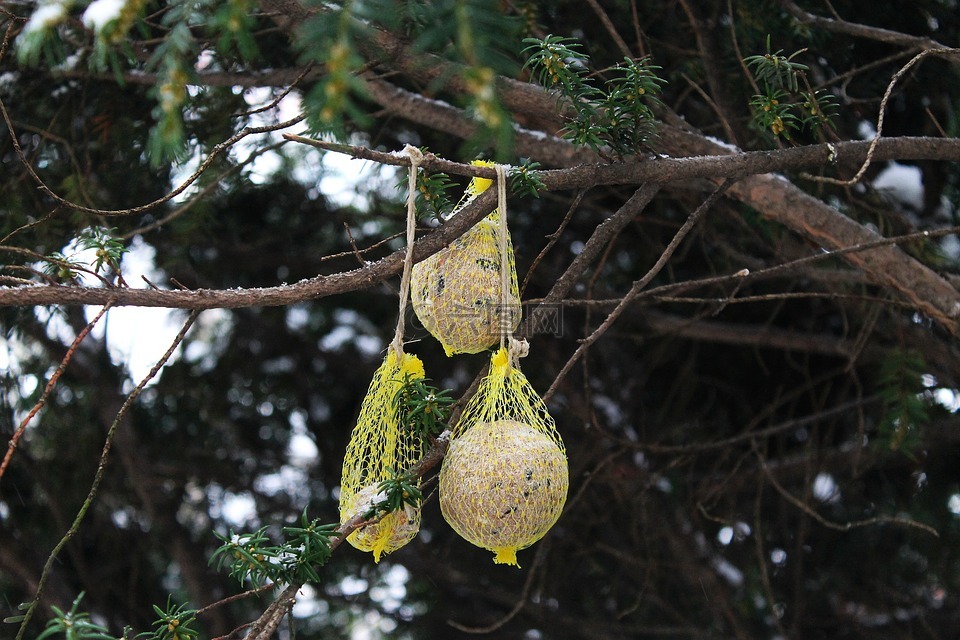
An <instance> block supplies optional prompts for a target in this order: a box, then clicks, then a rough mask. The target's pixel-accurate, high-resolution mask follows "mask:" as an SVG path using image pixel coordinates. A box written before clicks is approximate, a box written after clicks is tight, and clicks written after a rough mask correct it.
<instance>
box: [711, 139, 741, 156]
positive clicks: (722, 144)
mask: <svg viewBox="0 0 960 640" xmlns="http://www.w3.org/2000/svg"><path fill="white" fill-rule="evenodd" d="M704 137H705V138H706V139H707V140H709V141H710V142H712V143H713V144H715V145H717V146H718V147H723V148H724V149H726V150H727V151H732V152H734V153H741V151H742V150H741V149H740V147H738V146H737V145H735V144H732V143H730V142H726V141H724V140H721V139H720V138H714V137H713V136H704Z"/></svg>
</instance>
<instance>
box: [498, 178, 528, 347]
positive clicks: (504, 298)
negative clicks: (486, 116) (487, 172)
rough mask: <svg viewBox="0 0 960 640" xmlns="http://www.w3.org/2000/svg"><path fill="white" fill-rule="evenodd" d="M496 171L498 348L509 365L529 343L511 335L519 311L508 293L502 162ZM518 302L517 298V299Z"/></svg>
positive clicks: (505, 197)
mask: <svg viewBox="0 0 960 640" xmlns="http://www.w3.org/2000/svg"><path fill="white" fill-rule="evenodd" d="M494 169H495V170H496V172H497V210H498V211H499V221H500V225H499V227H498V229H497V230H498V231H499V241H500V242H499V244H500V314H499V315H500V348H501V349H503V348H504V347H507V353H508V354H509V360H508V361H509V363H510V365H511V366H515V365H516V364H517V360H518V359H520V358H524V357H526V355H527V353H528V352H529V350H530V345H529V344H528V343H527V341H526V340H517V339H515V338H514V337H513V321H514V317H513V316H514V313H520V310H519V309H514V305H513V299H512V297H511V295H510V293H511V291H510V250H509V247H508V242H507V240H508V236H507V169H506V167H505V166H503V165H502V164H498V165H496V166H495V167H494ZM517 302H518V303H519V300H517Z"/></svg>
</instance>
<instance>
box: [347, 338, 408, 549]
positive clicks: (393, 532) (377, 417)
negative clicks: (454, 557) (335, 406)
mask: <svg viewBox="0 0 960 640" xmlns="http://www.w3.org/2000/svg"><path fill="white" fill-rule="evenodd" d="M408 377H409V378H410V379H417V378H423V377H424V371H423V363H422V362H420V359H419V358H417V357H416V356H414V355H410V354H408V353H404V354H400V355H398V354H397V352H396V351H395V350H394V349H393V348H391V349H390V350H389V352H388V353H387V356H386V357H385V358H384V360H383V363H382V364H381V365H380V367H379V368H378V369H377V371H376V373H374V374H373V380H372V381H371V382H370V388H369V389H368V390H367V395H366V396H365V397H364V399H363V403H362V404H361V405H360V415H359V416H358V417H357V425H356V427H354V429H353V433H351V434H350V442H349V443H348V444H347V451H346V453H345V454H344V459H343V477H342V479H341V483H340V522H341V523H343V522H346V521H347V520H350V519H351V518H352V517H353V516H355V515H358V514H359V515H363V514H364V513H366V512H367V511H369V510H370V509H371V507H372V505H373V504H374V503H375V502H378V501H379V499H380V498H382V496H380V495H379V493H380V490H379V485H380V483H381V482H383V481H384V480H387V479H389V478H391V477H393V475H394V474H395V473H398V472H402V471H403V470H404V469H407V468H409V467H410V466H411V465H413V464H414V463H415V462H417V461H418V460H419V459H420V458H421V456H422V455H423V445H422V443H421V442H420V441H419V439H418V438H417V437H416V436H415V435H414V434H413V433H412V431H410V430H408V429H404V428H403V425H401V424H400V416H399V405H398V403H397V402H396V401H395V398H396V396H397V392H398V391H399V390H400V389H401V387H402V386H403V384H404V381H405V380H406V379H407V378H408ZM419 530H420V510H419V509H414V508H413V507H411V506H409V505H406V506H405V507H404V509H403V510H402V511H392V512H390V513H388V514H387V515H386V516H384V517H383V519H381V520H380V522H377V523H375V524H369V525H367V526H365V527H363V528H361V529H357V530H356V531H354V532H353V533H352V534H350V535H349V536H348V537H347V542H349V543H350V544H352V545H353V546H354V547H356V548H357V549H360V550H361V551H372V552H373V559H374V560H375V561H376V562H380V557H381V555H382V554H385V553H391V552H393V551H396V550H397V549H399V548H400V547H402V546H404V545H405V544H407V543H408V542H410V541H411V540H413V539H414V538H415V537H416V535H417V532H418V531H419Z"/></svg>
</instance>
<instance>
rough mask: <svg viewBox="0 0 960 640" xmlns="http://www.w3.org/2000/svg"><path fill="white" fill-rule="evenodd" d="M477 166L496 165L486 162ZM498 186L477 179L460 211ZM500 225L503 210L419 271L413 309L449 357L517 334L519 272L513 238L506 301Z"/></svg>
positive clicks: (418, 266) (416, 270) (422, 264)
mask: <svg viewBox="0 0 960 640" xmlns="http://www.w3.org/2000/svg"><path fill="white" fill-rule="evenodd" d="M473 164H475V165H482V166H492V163H490V162H485V161H480V160H478V161H474V163H473ZM492 183H493V181H492V180H488V179H486V178H473V179H472V180H471V181H470V185H469V186H468V187H467V192H466V193H465V194H464V197H463V199H462V200H461V201H460V204H459V205H458V206H457V209H456V211H459V210H460V209H462V208H463V206H464V205H465V204H466V203H468V202H470V200H472V199H473V198H475V197H476V196H477V195H479V194H481V193H483V192H484V191H486V190H487V189H488V188H489V187H490V185H491V184H492ZM456 211H455V212H454V214H456ZM499 224H500V213H499V210H494V211H493V213H491V214H490V215H489V216H487V217H486V218H484V219H483V220H481V221H480V222H478V223H477V224H476V225H474V227H473V228H471V229H470V230H469V231H467V232H466V233H465V234H463V235H462V236H460V237H459V238H457V239H456V240H454V241H453V243H452V244H450V245H449V246H448V247H446V248H445V249H443V250H441V251H440V252H438V253H436V254H434V255H432V256H431V257H429V258H427V259H426V260H424V261H423V262H420V263H418V264H416V265H414V267H413V275H412V282H411V298H412V300H413V310H414V312H416V314H417V318H419V319H420V322H421V323H422V324H423V326H424V328H426V330H427V331H429V332H430V334H431V335H433V337H435V338H436V339H437V340H439V341H440V343H441V344H442V345H443V348H444V351H446V353H447V355H448V356H449V355H452V354H455V353H478V352H480V351H483V350H484V349H486V348H488V347H490V346H492V345H493V344H495V343H496V342H497V340H499V339H500V336H501V335H502V334H503V333H505V332H507V333H512V332H513V330H514V329H516V328H517V324H518V323H519V322H520V293H519V288H518V286H517V268H516V265H515V264H514V256H513V247H512V244H511V243H510V239H509V235H508V237H507V245H508V251H507V257H508V264H507V266H508V269H509V279H510V290H509V293H508V294H507V296H506V299H505V300H504V299H502V297H501V296H502V292H501V282H500V279H501V270H500V255H501V253H500V251H499V249H498V228H499Z"/></svg>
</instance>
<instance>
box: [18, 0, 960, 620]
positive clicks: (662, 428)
mask: <svg viewBox="0 0 960 640" xmlns="http://www.w3.org/2000/svg"><path fill="white" fill-rule="evenodd" d="M954 4H955V3H953V2H949V1H946V0H922V1H920V2H910V3H907V2H897V3H866V2H862V1H859V2H854V1H843V0H836V1H834V2H832V3H815V2H791V1H787V0H784V1H781V2H749V3H748V2H734V1H728V2H709V3H692V2H689V1H688V0H679V1H675V2H671V1H664V0H651V1H643V0H631V1H630V2H623V1H618V2H613V1H606V2H596V1H593V0H591V1H590V2H587V3H582V2H568V1H560V2H553V3H532V2H496V3H494V2H484V1H482V0H438V1H433V2H396V1H393V0H368V1H359V0H358V1H356V2H324V3H319V2H318V3H310V2H304V1H303V0H259V1H254V0H223V1H220V2H213V1H204V2H192V3H181V2H161V3H157V2H144V1H140V0H94V1H93V2H87V1H86V0H44V1H42V2H33V1H30V0H8V1H6V2H3V3H2V4H0V31H2V33H3V36H2V41H0V115H2V117H3V120H4V126H3V127H0V158H2V162H3V182H2V184H3V188H2V189H0V210H2V211H3V215H2V216H0V255H2V256H3V258H2V260H3V262H2V268H0V285H2V286H0V327H2V329H3V342H2V344H3V347H4V348H3V349H2V350H0V371H2V376H3V377H2V384H3V387H2V393H0V402H2V411H0V416H2V422H0V433H2V434H3V436H4V441H6V442H8V443H9V444H8V446H7V447H6V448H5V450H4V453H5V454H6V457H5V458H4V460H3V464H2V467H0V594H2V598H0V607H2V608H3V609H4V617H5V618H8V619H9V621H8V622H7V623H5V624H3V625H2V628H3V634H2V635H4V637H7V636H17V637H31V638H32V637H37V636H38V635H41V634H47V635H46V636H45V637H64V636H66V637H68V638H70V637H81V638H82V637H87V638H95V637H118V636H119V635H120V634H121V633H123V634H126V635H127V637H132V635H133V634H135V633H139V632H151V633H153V637H155V638H181V639H183V638H191V637H196V635H197V634H199V636H200V637H204V638H207V637H211V638H212V637H222V636H225V635H227V634H230V637H243V636H244V634H245V633H248V632H249V633H250V635H249V636H248V637H258V638H259V637H270V636H271V635H273V634H274V633H276V634H278V635H279V637H293V634H294V633H296V636H297V637H300V638H320V637H355V638H362V637H381V636H384V637H385V636H389V637H410V638H437V637H445V638H453V637H461V636H464V637H466V636H472V635H475V634H478V633H480V634H482V633H486V634H488V635H489V636H492V637H503V638H580V637H582V638H596V637H605V638H660V637H690V638H701V637H723V638H728V637H736V638H755V637H790V638H810V637H850V638H885V639H888V638H953V637H956V636H957V634H958V633H960V555H958V551H957V550H958V549H960V544H958V542H960V470H958V466H957V464H956V460H957V456H958V454H960V439H958V437H957V432H956V431H954V429H957V427H958V420H957V411H958V407H960V357H958V355H960V353H958V351H960V350H958V343H957V336H958V334H960V324H958V318H960V291H958V290H957V287H956V284H957V282H958V279H957V277H958V271H960V244H958V242H957V232H958V227H957V225H958V224H960V220H958V213H957V206H956V203H957V202H958V188H960V173H958V171H957V167H958V164H957V162H958V160H960V143H958V142H957V140H956V138H957V134H958V131H960V109H958V106H960V82H958V80H960V77H958V62H960V52H958V50H957V49H955V48H949V45H952V44H955V43H956V42H957V41H958V37H960V16H958V14H957V12H956V7H955V6H954ZM283 134H288V137H286V138H285V137H283ZM289 134H295V135H289ZM316 139H319V140H324V141H325V142H323V143H322V146H323V148H319V149H318V148H316V147H315V146H311V145H310V144H308V143H309V142H310V141H311V140H316ZM405 144H411V145H415V146H418V147H421V148H425V149H429V150H430V151H431V152H432V153H433V154H434V155H429V154H428V155H427V158H426V161H425V164H424V170H425V177H424V180H423V181H422V182H421V185H422V186H423V189H422V193H421V194H420V196H421V197H420V202H421V213H423V214H424V215H423V219H422V222H421V226H422V229H420V240H418V242H417V249H416V254H415V255H416V259H417V260H422V259H424V258H425V257H427V256H428V254H431V253H433V252H436V251H438V250H439V249H440V248H442V247H443V246H444V245H445V244H447V243H449V242H450V241H452V240H453V239H454V238H456V237H457V236H458V235H460V234H462V233H463V232H464V231H466V230H467V228H469V226H470V225H471V224H473V223H474V222H476V221H478V220H479V219H480V218H481V217H482V216H483V215H485V214H486V213H488V212H489V211H490V210H491V209H492V207H493V206H494V198H493V193H492V192H493V190H491V193H490V197H487V198H484V197H481V198H477V199H476V200H475V201H474V203H473V204H472V205H471V206H469V207H467V208H466V209H464V210H463V211H461V212H460V214H458V215H457V216H454V217H452V218H450V219H449V220H447V221H446V222H443V224H441V225H437V224H435V223H436V222H437V220H436V218H437V217H438V216H437V215H436V214H437V212H438V211H445V210H449V204H448V205H446V206H444V205H442V204H438V203H444V202H446V203H455V202H456V201H457V199H458V198H459V195H458V193H459V190H460V189H462V187H463V186H464V185H465V183H466V180H467V178H468V177H469V176H470V175H474V174H476V173H478V172H482V171H483V170H482V169H477V168H475V167H471V166H470V165H469V164H468V161H469V160H471V159H473V158H476V157H486V158H493V159H496V160H498V161H500V162H505V163H510V164H512V165H513V166H514V167H515V169H513V170H512V171H511V175H512V183H511V186H512V196H511V203H510V207H511V209H510V211H511V217H510V222H511V233H512V234H513V243H514V247H515V249H516V255H517V264H518V270H519V275H520V280H521V282H523V283H524V291H523V300H524V305H525V319H526V320H525V323H524V324H523V325H522V326H521V331H522V332H523V333H524V334H525V335H526V336H527V338H528V339H529V340H530V343H531V354H530V356H529V357H528V358H527V359H526V360H524V361H523V369H524V372H525V373H526V374H527V376H528V377H529V378H530V380H531V382H532V384H533V386H534V387H535V388H536V389H537V390H538V391H539V392H540V393H541V394H542V395H544V397H545V399H546V400H547V403H548V405H549V407H550V410H551V412H552V414H553V415H554V417H555V418H556V420H557V423H558V427H559V430H560V433H561V434H562V436H563V439H564V441H565V443H566V448H567V451H568V456H569V464H570V478H571V488H570V495H569V498H568V502H567V506H566V508H565V511H564V512H563V514H562V516H561V518H560V520H559V522H558V523H557V524H556V526H555V527H554V528H553V530H552V531H551V532H550V533H549V534H548V535H547V537H546V538H544V539H543V540H542V541H540V542H538V543H537V544H536V545H535V546H533V547H532V548H531V549H529V550H527V551H522V552H521V553H520V564H521V565H522V567H523V568H522V569H521V570H519V571H518V570H516V569H513V568H509V567H500V566H495V565H493V564H492V563H491V562H490V557H489V554H488V553H487V552H485V551H483V550H480V549H477V548H475V547H473V546H471V545H469V544H467V543H466V542H464V541H463V540H461V539H460V538H458V537H457V536H456V535H455V534H453V532H452V531H451V530H450V528H449V527H448V526H447V525H446V523H444V521H443V519H442V517H441V514H440V511H439V508H438V505H437V499H436V492H435V490H434V489H435V486H436V484H435V476H436V472H437V469H438V467H437V466H436V463H437V461H438V460H439V455H441V454H442V452H443V447H442V446H439V447H438V448H435V449H434V450H433V452H432V453H433V454H436V455H435V456H434V457H433V458H432V459H431V460H430V463H429V464H426V465H424V466H423V467H422V468H421V469H420V471H422V472H423V473H424V485H423V488H424V497H425V501H424V505H423V525H422V530H421V533H420V535H419V536H418V537H417V538H416V539H415V540H414V541H413V542H412V543H411V544H409V545H408V546H406V547H404V548H403V549H401V550H399V551H397V552H396V553H394V554H392V555H389V556H387V557H386V558H385V559H384V560H383V561H382V562H380V563H379V564H374V563H373V562H371V559H370V556H369V555H367V554H361V553H359V552H357V551H355V550H353V549H352V548H350V547H349V546H347V545H344V546H340V547H337V548H336V549H335V551H336V552H335V553H334V555H333V556H332V557H331V559H330V561H329V562H328V563H327V564H325V565H324V566H323V567H322V568H320V569H318V571H319V577H320V578H321V579H320V580H319V581H318V580H315V579H314V578H313V577H311V576H310V575H305V574H295V575H291V574H284V575H281V576H280V577H279V578H278V577H277V575H276V574H275V573H274V574H270V573H269V571H275V569H270V568H269V567H267V568H266V569H265V570H266V571H267V572H268V573H267V574H265V575H267V577H273V578H274V579H280V580H287V581H289V582H291V583H293V590H292V591H287V592H282V591H280V590H276V591H273V590H270V589H269V588H261V589H259V590H258V591H256V592H249V591H248V590H249V589H252V588H254V587H255V586H256V585H255V584H254V583H252V582H250V581H249V580H247V581H245V582H244V583H243V584H238V583H237V581H236V580H234V579H233V578H231V577H230V576H229V575H228V573H229V571H228V570H227V566H228V565H229V564H230V563H231V562H233V559H231V558H233V556H231V555H229V554H228V555H227V558H226V559H223V558H222V556H218V557H220V558H221V560H222V561H221V566H220V568H219V570H218V567H217V562H216V561H214V562H212V563H211V561H210V560H211V557H212V556H214V553H215V552H216V551H217V549H218V548H220V547H221V544H222V543H223V540H222V539H220V538H218V537H217V535H216V534H219V535H220V536H222V537H224V538H225V539H226V540H227V544H228V545H229V544H230V540H231V537H230V536H231V532H237V533H239V532H251V533H252V532H256V531H258V530H260V529H261V527H265V529H264V530H263V531H264V534H265V535H264V538H263V541H262V542H258V543H257V544H258V545H261V546H262V547H263V548H262V549H260V551H264V550H265V551H266V552H267V553H268V554H269V553H271V551H270V549H271V548H272V547H270V546H269V545H273V544H275V543H276V541H277V540H279V538H280V536H281V528H282V527H287V528H288V529H287V531H288V535H293V536H294V539H295V540H300V542H298V543H296V544H297V545H299V547H297V548H298V549H300V550H301V551H302V550H303V548H304V545H305V544H306V543H305V542H303V541H305V540H308V539H309V540H319V539H320V538H316V536H317V535H320V534H317V533H316V531H320V529H312V528H311V527H310V526H309V525H310V523H311V522H313V521H314V519H316V522H318V523H323V522H326V523H335V522H336V520H337V491H338V485H339V482H340V470H341V463H342V460H343V452H344V449H345V446H346V443H347V440H348V438H349V436H350V431H351V428H352V426H353V424H354V423H355V421H356V417H357V411H358V408H359V404H360V401H361V398H362V397H363V395H364V392H365V391H366V388H367V385H368V383H369V381H370V377H371V375H372V373H373V371H374V370H375V369H376V367H377V365H378V363H379V362H380V361H381V359H382V357H383V353H384V350H385V348H386V347H387V344H388V342H389V340H390V337H391V335H392V329H393V326H394V324H395V322H396V315H395V314H396V308H397V299H396V291H397V287H396V282H397V279H396V278H395V276H397V274H399V273H400V269H401V262H402V257H401V254H400V253H399V251H398V250H399V248H400V247H401V246H402V244H403V243H402V239H400V238H399V237H398V234H400V233H401V232H402V230H403V224H404V221H403V203H402V201H403V199H404V197H405V195H404V192H403V190H402V189H400V190H398V189H397V188H396V186H397V185H400V184H402V183H405V171H404V170H403V169H401V168H398V166H397V165H403V163H404V158H403V157H401V156H399V155H396V154H390V153H383V152H392V151H395V150H399V149H401V148H403V146H404V145H405ZM331 148H333V149H335V150H336V151H340V152H346V153H347V154H348V155H349V154H353V155H356V156H359V157H376V158H378V159H379V160H380V162H367V163H363V164H361V163H360V161H358V160H354V161H349V162H338V161H337V160H338V159H341V158H344V157H345V156H344V155H342V154H341V153H337V152H335V151H330V150H329V149H331ZM377 151H379V152H380V154H379V155H377V153H376V152H377ZM449 161H453V162H449ZM521 165H523V169H522V170H521V169H519V168H517V167H520V166H521ZM486 171H487V172H488V173H486V174H484V175H487V176H488V177H492V175H493V172H492V170H490V169H487V170H486ZM441 173H442V174H443V175H441ZM534 195H535V196H536V197H533V196H534ZM439 217H441V218H442V216H439ZM133 307H146V308H151V307H152V308H154V311H153V316H152V318H153V319H155V320H156V319H165V322H166V323H167V325H168V329H167V330H166V331H160V330H158V329H154V328H152V327H153V326H159V324H160V323H159V321H158V322H157V323H156V325H154V324H150V325H148V324H146V321H145V320H143V319H142V318H145V317H147V316H144V315H140V316H137V317H138V318H140V320H136V321H131V320H129V318H130V316H129V315H128V316H123V315H122V313H123V312H126V311H128V308H133ZM103 310H106V313H105V314H104V315H103V316H102V317H101V316H98V314H100V313H101V311H103ZM188 313H189V314H190V315H187V314H188ZM408 320H409V321H410V322H409V323H408V331H407V338H408V339H410V340H413V341H414V342H413V343H412V344H411V345H410V347H409V348H410V350H411V351H412V352H415V353H417V355H419V356H420V357H421V358H422V359H423V361H424V363H425V367H426V371H427V373H428V375H429V376H430V377H431V378H432V379H433V381H435V383H436V384H437V385H438V386H440V387H442V388H450V389H452V390H453V391H454V395H455V396H460V395H463V394H466V393H468V392H469V389H470V386H471V381H473V380H474V379H475V378H476V376H478V375H479V374H481V373H482V372H483V370H484V367H485V364H486V356H485V355H475V356H457V357H455V358H447V357H446V356H445V355H444V354H443V351H442V349H441V348H440V346H439V344H438V343H437V342H436V341H434V340H433V339H432V338H430V337H429V336H428V334H427V333H426V331H425V330H423V329H422V328H421V327H419V326H418V325H417V324H416V320H415V318H413V317H412V316H411V318H409V319H408ZM184 323H186V324H184ZM91 326H92V330H91ZM181 326H183V327H184V328H185V329H186V330H185V331H182V332H181V335H180V336H179V338H182V341H179V342H178V341H175V340H174V334H176V332H177V331H178V327H181ZM170 327H173V328H172V329H170ZM131 336H132V338H133V339H134V340H135V342H136V344H137V346H138V348H139V349H140V350H141V352H142V351H143V349H148V350H149V353H150V354H152V355H151V358H152V360H151V361H150V363H149V364H148V365H147V366H146V367H144V366H142V365H137V366H135V363H134V362H133V361H129V360H127V359H125V357H124V356H123V355H122V353H121V352H120V351H119V350H118V348H117V347H118V346H119V344H120V341H122V340H124V339H125V338H126V337H131ZM174 344H175V345H177V348H176V350H174V351H173V352H171V355H170V357H169V358H167V357H161V354H164V352H165V351H167V350H168V349H169V348H170V347H171V346H172V345H174ZM155 363H156V364H159V363H165V366H164V367H163V368H162V369H161V370H159V371H153V372H151V373H147V370H148V369H150V366H151V365H153V364H155ZM138 385H141V386H138ZM143 385H145V386H143ZM304 513H305V514H306V515H303V514H304ZM304 518H305V519H306V522H304V521H303V519H304ZM72 523H75V524H73V525H72ZM305 531H310V532H313V533H304V532H305ZM297 536H299V537H297ZM310 536H315V537H314V538H310ZM320 537H321V538H322V537H323V536H322V535H320ZM252 539H253V538H250V539H248V540H252ZM311 544H313V543H311ZM295 546H296V545H295ZM226 549H227V551H231V550H233V551H237V552H238V553H237V556H236V558H235V559H240V560H242V561H246V560H249V561H250V562H252V565H250V566H253V565H256V562H257V561H258V560H257V554H258V553H260V551H254V552H250V553H251V554H252V555H248V556H245V555H243V553H240V552H239V551H243V552H244V553H247V551H246V550H244V549H243V548H235V547H229V546H228V547H226ZM238 549H239V551H238ZM321 555H322V554H321ZM249 568H250V567H249V566H248V567H247V568H246V569H244V567H241V569H243V571H242V572H241V575H246V573H245V572H246V571H247V569H249ZM304 580H306V582H305V583H304V582H303V581H304ZM41 581H42V584H43V589H42V591H41V593H40V594H39V598H38V587H39V586H40V585H41ZM301 584H302V588H300V590H299V592H298V591H297V587H301ZM296 593H299V595H297V598H296V599H297V602H296V605H295V606H293V608H292V612H291V613H290V614H289V615H283V614H286V613H287V610H286V608H285V607H287V606H289V605H290V604H291V602H292V600H291V599H290V598H291V596H292V595H294V594H296ZM238 594H243V597H239V598H231V596H234V595H238ZM228 598H229V599H228ZM225 599H228V600H225ZM35 601H36V602H37V606H36V607H35V608H33V609H32V610H30V611H29V618H27V619H25V618H24V616H25V615H26V614H27V611H26V610H25V608H24V607H20V604H21V603H25V604H26V605H27V606H29V605H30V604H31V603H33V602H35ZM271 603H275V604H271ZM155 607H156V608H155ZM195 610H198V611H195ZM194 611H195V612H194ZM265 612H266V613H265ZM274 613H277V614H279V615H276V616H274ZM253 621H257V622H256V624H254V625H252V626H251V625H250V623H251V622H253ZM278 625H279V626H278ZM124 629H126V631H124ZM232 630H233V631H232ZM70 633H73V634H74V635H69V634H70Z"/></svg>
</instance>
